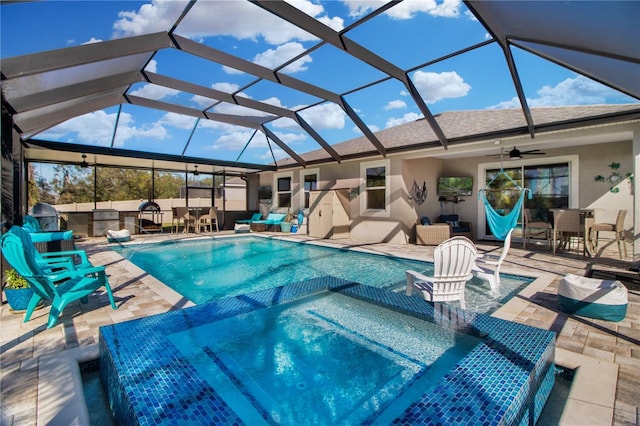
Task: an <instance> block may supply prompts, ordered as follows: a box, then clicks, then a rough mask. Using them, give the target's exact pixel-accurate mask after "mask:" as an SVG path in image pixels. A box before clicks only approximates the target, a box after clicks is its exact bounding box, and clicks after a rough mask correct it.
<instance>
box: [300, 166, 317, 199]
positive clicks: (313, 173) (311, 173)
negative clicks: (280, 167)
mask: <svg viewBox="0 0 640 426" xmlns="http://www.w3.org/2000/svg"><path fill="white" fill-rule="evenodd" d="M300 181H301V182H302V183H303V185H304V186H303V191H302V194H301V195H302V199H301V200H300V202H301V203H300V204H301V205H302V207H303V208H305V209H308V208H309V191H314V190H316V189H318V169H309V170H304V171H301V172H300Z"/></svg>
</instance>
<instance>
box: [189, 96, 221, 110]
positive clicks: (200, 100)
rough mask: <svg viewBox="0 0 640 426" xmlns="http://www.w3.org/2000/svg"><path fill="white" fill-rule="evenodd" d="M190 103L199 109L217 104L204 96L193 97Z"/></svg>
mask: <svg viewBox="0 0 640 426" xmlns="http://www.w3.org/2000/svg"><path fill="white" fill-rule="evenodd" d="M191 102H193V103H195V104H196V105H198V106H199V107H200V108H209V107H210V106H211V105H213V104H215V103H216V102H217V100H216V99H211V98H207V97H206V96H201V95H193V97H191Z"/></svg>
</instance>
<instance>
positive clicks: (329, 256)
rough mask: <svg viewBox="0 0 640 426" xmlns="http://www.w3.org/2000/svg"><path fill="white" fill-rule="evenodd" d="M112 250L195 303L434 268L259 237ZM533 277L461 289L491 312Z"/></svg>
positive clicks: (373, 280) (393, 278) (396, 282)
mask: <svg viewBox="0 0 640 426" xmlns="http://www.w3.org/2000/svg"><path fill="white" fill-rule="evenodd" d="M114 250H116V251H117V252H119V253H120V254H121V255H122V256H123V257H125V258H127V259H128V260H129V261H131V262H133V263H134V264H136V265H137V266H139V267H140V268H142V269H143V270H144V271H146V272H148V273H149V274H151V275H152V276H154V277H155V278H157V279H158V280H160V281H161V282H163V283H164V284H165V285H167V286H169V287H171V288H172V289H174V290H176V291H177V292H178V293H180V294H182V295H183V296H185V297H187V298H188V299H189V300H191V301H192V302H194V303H196V304H201V303H206V302H210V301H213V300H218V299H220V298H224V297H230V296H237V295H240V294H246V293H249V292H252V291H257V290H263V289H267V288H273V287H278V286H282V285H286V284H290V283H294V282H302V281H306V280H310V279H314V278H321V277H326V276H328V275H330V276H332V277H336V278H340V279H344V280H347V281H349V282H356V283H360V284H365V285H369V286H373V287H378V288H386V289H396V290H398V291H401V290H402V289H403V288H404V286H405V284H406V277H405V271H406V270H408V269H411V270H415V271H418V272H421V273H424V274H426V275H430V274H432V273H433V264H432V263H429V262H421V261H414V260H408V259H402V258H398V257H392V256H384V255H376V254H368V253H362V252H357V251H352V250H340V249H334V248H329V247H321V246H317V245H312V244H303V243H297V242H290V241H282V240H277V239H267V238H260V237H240V238H216V239H203V240H196V241H180V242H167V243H158V244H151V245H127V246H116V247H114ZM531 282H532V279H531V278H528V277H519V276H509V275H505V274H503V275H501V288H500V292H499V293H498V294H494V293H492V292H491V289H490V287H489V285H488V283H486V282H484V281H482V280H480V279H477V278H474V279H473V280H471V281H469V283H468V284H467V288H466V292H465V293H466V294H465V298H466V303H467V308H468V309H469V310H472V311H476V312H483V313H487V312H492V311H493V310H495V309H497V308H498V307H500V306H502V305H503V304H504V303H506V301H507V300H508V299H509V298H510V297H512V296H513V295H514V294H517V293H518V292H519V291H520V290H521V289H522V288H524V287H525V286H526V285H527V284H529V283H531ZM455 303H457V302H454V304H455Z"/></svg>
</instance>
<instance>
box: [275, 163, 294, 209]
mask: <svg viewBox="0 0 640 426" xmlns="http://www.w3.org/2000/svg"><path fill="white" fill-rule="evenodd" d="M282 178H285V179H286V178H289V179H290V180H291V188H290V191H289V194H290V195H291V198H290V199H291V207H290V209H291V211H292V212H293V211H295V210H294V209H295V206H294V203H293V192H294V191H293V172H287V173H278V174H274V175H273V206H274V208H276V209H284V208H286V207H279V205H280V203H279V201H280V193H281V192H280V191H278V179H282ZM285 192H286V191H282V193H283V194H284V193H285Z"/></svg>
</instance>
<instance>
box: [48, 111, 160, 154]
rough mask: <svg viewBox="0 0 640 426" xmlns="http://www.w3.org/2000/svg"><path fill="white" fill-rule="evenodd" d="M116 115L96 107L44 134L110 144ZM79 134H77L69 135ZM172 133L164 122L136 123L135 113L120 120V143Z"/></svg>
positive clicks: (91, 142) (121, 144) (70, 139)
mask: <svg viewBox="0 0 640 426" xmlns="http://www.w3.org/2000/svg"><path fill="white" fill-rule="evenodd" d="M116 115H117V114H115V113H113V114H107V113H106V112H105V111H95V112H91V113H89V114H84V115H81V116H79V117H75V118H72V119H70V120H67V121H65V122H64V123H61V124H60V125H58V126H56V127H54V128H52V129H50V130H48V131H47V132H46V133H44V134H43V135H42V136H43V137H51V136H57V137H62V136H64V138H65V140H66V141H68V142H75V143H81V144H90V145H98V146H109V145H110V144H111V138H112V137H113V126H114V125H115V122H116ZM69 135H75V136H69ZM168 136H169V134H168V132H167V130H166V129H165V128H164V127H163V125H162V122H161V121H158V122H154V123H151V124H150V125H148V126H144V127H136V126H135V123H134V121H133V118H132V116H131V114H128V113H124V112H122V113H121V114H120V118H119V120H118V131H117V134H116V141H115V144H116V146H123V145H124V144H125V142H126V141H128V140H130V139H133V138H149V139H154V140H163V139H166V138H167V137H168Z"/></svg>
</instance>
